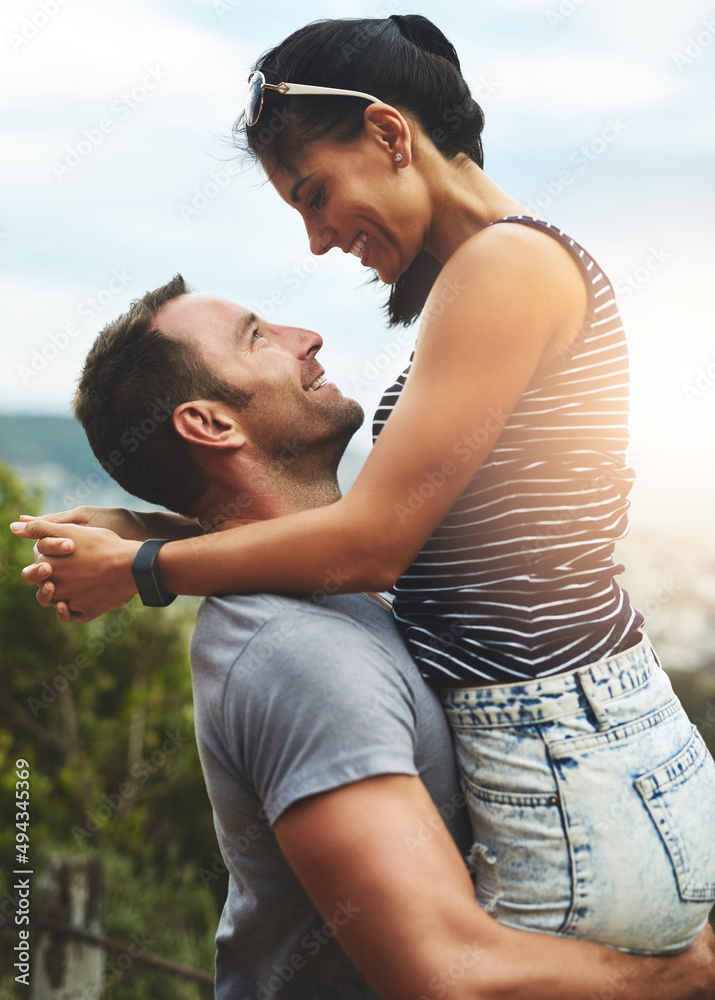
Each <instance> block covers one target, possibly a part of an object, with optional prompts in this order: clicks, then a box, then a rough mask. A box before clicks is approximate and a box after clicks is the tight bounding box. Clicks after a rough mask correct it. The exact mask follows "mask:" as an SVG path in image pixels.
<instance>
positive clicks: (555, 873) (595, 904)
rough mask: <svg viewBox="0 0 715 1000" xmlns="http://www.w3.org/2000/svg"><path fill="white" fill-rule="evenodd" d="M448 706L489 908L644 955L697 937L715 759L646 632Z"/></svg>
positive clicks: (451, 699) (453, 697)
mask: <svg viewBox="0 0 715 1000" xmlns="http://www.w3.org/2000/svg"><path fill="white" fill-rule="evenodd" d="M442 701H443V704H444V706H445V709H446V712H447V719H448V721H449V724H450V727H451V729H452V734H453V737H454V741H455V749H456V752H457V757H458V760H459V764H460V770H461V774H462V782H463V786H464V792H465V796H466V799H467V805H468V807H469V813H470V819H471V823H472V830H473V834H474V837H475V844H474V846H473V847H472V850H471V853H470V857H469V861H470V863H471V866H472V867H473V869H474V871H475V873H476V883H477V898H478V900H479V903H480V905H481V906H482V907H483V908H484V909H485V910H487V912H489V913H491V914H492V915H493V916H494V917H495V918H496V919H497V920H500V921H501V922H502V923H504V924H508V925H509V926H511V927H517V928H520V929H522V930H534V931H540V932H542V933H551V934H565V935H570V936H573V937H579V938H585V939H588V940H591V941H596V942H599V943H601V944H607V945H611V946H613V947H617V948H621V949H623V950H626V951H633V952H637V953H640V954H664V953H668V952H677V951H682V950H683V949H684V948H686V947H687V946H688V945H689V944H690V942H691V941H692V940H693V938H694V937H695V936H696V934H697V933H698V931H699V930H700V929H701V928H702V927H703V926H704V924H705V923H706V921H707V917H708V913H709V911H710V908H711V906H712V904H713V902H714V901H715V763H713V759H712V757H711V756H710V754H709V753H708V751H707V749H706V747H705V744H704V743H703V741H702V739H701V737H700V734H699V732H698V731H697V729H695V728H694V727H693V726H692V725H691V723H690V721H689V720H688V717H687V715H686V714H685V711H684V710H683V708H682V706H681V704H680V702H679V701H678V700H677V698H676V697H675V695H674V694H673V689H672V687H671V685H670V681H669V680H668V677H667V675H666V674H665V672H664V671H663V670H662V669H661V668H660V665H659V663H658V660H657V657H656V655H655V653H654V652H653V650H652V648H651V645H650V643H649V641H648V639H647V638H645V637H644V638H643V639H642V641H641V642H640V643H639V644H638V645H637V646H633V647H631V648H630V649H628V650H626V651H625V652H622V653H617V654H616V655H615V656H610V657H608V658H607V659H604V660H599V661H598V662H597V663H593V664H590V665H589V666H586V667H581V668H579V669H578V670H575V671H572V672H569V673H566V674H558V675H556V676H553V677H545V678H541V679H537V680H532V681H528V682H524V683H516V684H505V685H499V686H496V685H493V686H487V687H478V688H449V689H445V690H443V692H442Z"/></svg>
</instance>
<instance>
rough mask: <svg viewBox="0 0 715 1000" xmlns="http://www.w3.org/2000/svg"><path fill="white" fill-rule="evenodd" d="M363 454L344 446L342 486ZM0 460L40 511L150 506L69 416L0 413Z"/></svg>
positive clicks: (351, 477) (345, 486)
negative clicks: (113, 475)
mask: <svg viewBox="0 0 715 1000" xmlns="http://www.w3.org/2000/svg"><path fill="white" fill-rule="evenodd" d="M364 460H365V456H364V455H362V454H360V453H358V452H355V451H353V450H350V449H348V452H347V453H346V455H345V458H344V460H343V463H342V465H341V467H340V482H341V485H342V488H343V489H344V490H347V489H348V488H349V487H350V486H351V485H352V483H353V482H354V481H355V477H356V476H357V474H358V472H359V471H360V468H361V466H362V463H363V461H364ZM0 461H3V462H5V463H6V464H7V465H9V466H11V467H12V468H13V469H14V470H15V472H16V473H17V474H18V475H19V476H20V478H21V479H22V480H23V481H24V482H26V483H28V484H32V485H35V486H39V487H40V488H41V490H42V493H43V496H44V503H43V511H44V513H49V512H50V511H53V510H68V509H69V508H71V507H77V506H79V505H80V504H83V503H88V504H91V505H92V506H94V507H133V508H135V509H137V510H147V509H148V508H149V506H150V505H149V504H147V503H145V501H143V500H137V498H136V497H132V496H130V495H129V494H128V493H125V492H124V490H123V489H121V488H120V487H119V486H118V485H117V484H116V483H115V482H114V480H112V479H110V477H109V476H108V475H107V473H106V472H105V471H104V469H103V468H102V467H101V465H100V464H99V462H98V461H97V459H96V458H95V457H94V455H93V454H92V450H91V448H90V447H89V445H88V444H87V439H86V437H85V436H84V431H83V430H82V428H81V427H80V425H79V424H78V423H77V421H76V420H74V419H72V418H71V417H63V416H51V417H44V416H43V417H40V416H26V415H24V414H18V415H14V416H7V415H5V414H0ZM43 511H25V512H24V513H28V514H37V513H43ZM18 513H23V512H22V511H18Z"/></svg>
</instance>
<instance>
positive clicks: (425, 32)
mask: <svg viewBox="0 0 715 1000" xmlns="http://www.w3.org/2000/svg"><path fill="white" fill-rule="evenodd" d="M389 20H390V21H392V22H393V23H394V24H395V25H396V27H397V29H398V30H399V32H400V34H401V35H403V37H404V38H406V39H407V41H408V42H412V44H413V45H416V46H417V48H419V49H422V50H423V51H424V52H429V53H431V54H432V55H435V56H441V57H442V59H446V60H447V62H450V63H451V64H452V65H453V66H454V67H456V69H457V70H458V71H459V72H460V73H461V72H462V69H461V66H460V65H459V56H458V55H457V50H456V49H455V47H454V46H453V45H452V43H451V42H450V41H449V39H448V38H445V36H444V35H443V34H442V32H441V31H440V30H439V28H438V27H437V26H436V25H435V24H432V22H431V21H430V20H429V19H428V18H426V17H423V16H422V14H391V15H390V18H389Z"/></svg>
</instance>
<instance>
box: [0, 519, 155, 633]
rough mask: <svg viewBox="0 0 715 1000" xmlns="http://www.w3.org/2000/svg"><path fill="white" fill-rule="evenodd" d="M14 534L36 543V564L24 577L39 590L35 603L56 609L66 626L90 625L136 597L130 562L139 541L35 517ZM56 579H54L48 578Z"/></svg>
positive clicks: (13, 527)
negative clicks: (94, 620) (33, 540)
mask: <svg viewBox="0 0 715 1000" xmlns="http://www.w3.org/2000/svg"><path fill="white" fill-rule="evenodd" d="M11 530H12V531H13V532H14V533H15V534H16V535H19V536H20V537H22V538H28V539H37V540H38V541H37V543H36V545H35V549H34V552H35V560H36V561H35V563H34V564H33V565H31V566H27V567H25V569H24V570H23V571H22V579H23V581H24V582H25V583H26V584H28V585H29V586H39V590H38V594H37V600H38V602H39V603H40V604H42V605H43V606H44V607H47V606H49V605H53V606H54V607H55V608H56V609H57V617H58V618H59V619H60V620H61V621H65V622H77V621H81V622H88V621H91V620H92V619H93V618H97V617H98V616H99V615H103V614H105V613H106V612H107V611H112V610H114V609H115V608H119V607H121V606H122V605H123V604H126V603H127V601H128V600H130V599H131V598H132V597H133V596H134V594H135V593H136V587H135V585H134V580H133V577H132V575H131V564H132V560H133V559H134V556H135V554H136V552H137V550H138V548H139V544H140V543H139V542H136V541H128V540H125V539H122V538H120V537H119V536H118V535H117V534H115V533H114V532H113V531H109V530H107V529H106V528H93V527H87V526H78V525H74V524H55V523H53V522H52V521H46V520H41V519H37V518H36V519H33V520H29V521H22V522H16V523H15V524H13V525H11ZM50 576H51V577H52V579H51V580H50V579H49V577H50Z"/></svg>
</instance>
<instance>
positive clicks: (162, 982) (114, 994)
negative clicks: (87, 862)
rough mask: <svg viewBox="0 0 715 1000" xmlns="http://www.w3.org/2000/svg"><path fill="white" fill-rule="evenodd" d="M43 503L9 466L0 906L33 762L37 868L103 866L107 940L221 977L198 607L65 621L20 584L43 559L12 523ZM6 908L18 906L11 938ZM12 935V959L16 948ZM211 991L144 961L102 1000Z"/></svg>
mask: <svg viewBox="0 0 715 1000" xmlns="http://www.w3.org/2000/svg"><path fill="white" fill-rule="evenodd" d="M38 504H39V497H37V496H34V495H32V494H31V493H29V492H28V491H27V490H24V489H23V488H22V487H21V485H20V484H19V482H18V481H17V479H16V478H15V477H14V476H13V474H12V473H11V472H10V470H9V469H7V467H5V466H3V465H1V464H0V524H1V525H2V527H1V528H0V789H1V791H0V794H1V795H2V798H3V805H2V816H3V817H4V819H5V822H4V823H3V826H2V829H0V861H1V862H2V864H1V866H0V871H1V874H0V879H2V880H3V881H1V882H0V899H2V900H6V896H5V893H6V892H8V889H9V885H10V884H11V883H9V882H8V877H7V875H8V873H9V872H10V871H12V868H13V867H14V864H13V861H14V842H15V841H14V838H15V828H14V812H15V810H14V790H15V761H16V760H17V759H18V758H25V759H26V760H28V761H29V762H30V764H31V774H32V776H31V805H30V836H31V843H30V852H31V860H32V867H33V869H34V870H35V872H38V871H41V869H42V865H43V862H44V860H45V859H46V858H47V857H48V855H49V854H51V853H53V852H61V853H62V854H81V853H94V854H98V855H99V856H100V859H101V860H102V864H103V870H104V875H105V884H106V900H105V916H104V933H105V934H106V935H107V936H109V937H114V938H116V939H118V940H122V941H129V940H130V938H131V935H132V934H141V935H144V936H145V937H146V938H147V939H149V940H150V941H151V942H152V944H151V946H150V948H149V949H148V950H150V951H152V952H154V953H156V954H159V955H162V956H163V957H165V958H167V959H170V960H172V961H175V962H178V963H180V964H182V965H184V966H187V967H189V968H194V969H199V970H201V971H204V972H207V973H209V974H211V973H212V972H213V956H214V942H213V937H214V933H215V930H216V925H217V922H218V916H219V912H220V907H221V905H222V903H223V896H224V895H225V881H224V879H223V878H220V879H212V880H211V881H210V883H209V885H208V886H207V885H206V884H204V883H205V882H206V881H207V880H206V879H205V878H203V879H202V877H201V873H202V870H203V871H204V872H205V871H206V869H207V868H210V867H211V865H212V864H213V860H214V853H215V852H216V851H217V850H218V848H217V844H216V839H215V834H214V830H213V824H212V815H211V808H210V805H209V802H208V797H207V795H206V791H205V787H204V783H203V777H202V774H201V767H200V763H199V759H198V753H197V749H196V743H195V739H194V729H193V711H192V697H191V675H190V669H189V662H188V651H187V639H188V635H189V632H190V628H191V625H192V623H193V617H194V602H193V601H192V600H189V599H185V600H180V601H177V602H176V604H175V605H173V606H172V607H171V608H169V609H153V608H144V607H143V606H142V605H141V603H139V602H138V599H135V600H134V601H132V602H130V604H128V605H127V606H126V607H125V608H122V609H120V610H118V611H115V612H112V613H111V614H109V615H105V616H103V617H102V618H100V619H98V620H96V621H95V622H91V623H89V624H88V625H85V626H81V625H63V624H61V623H60V622H58V621H57V619H56V617H55V615H54V614H53V613H52V612H51V611H48V610H47V609H44V608H40V607H39V605H38V604H37V602H36V601H35V599H34V593H33V592H32V591H31V590H30V589H29V588H27V587H26V586H25V585H24V584H23V583H22V581H21V579H20V576H19V572H20V569H21V568H22V566H24V565H26V564H27V563H28V562H30V561H31V558H32V555H31V548H30V545H29V543H28V542H26V541H23V540H22V539H19V538H17V537H16V536H14V535H13V534H12V533H11V532H10V531H9V529H8V528H7V527H6V525H8V524H9V522H10V521H11V520H14V519H16V518H17V515H18V514H19V513H21V512H22V511H26V510H36V509H39V507H38ZM37 896H38V894H37V890H36V888H35V889H34V890H33V903H34V902H36V900H37ZM8 910H9V903H8V902H7V900H6V906H5V908H4V909H2V908H0V912H1V913H2V916H0V921H2V923H4V924H5V928H6V929H7V927H8V924H9V922H10V921H9V920H8V912H7V911H8ZM2 937H3V939H4V945H3V950H5V944H6V943H10V940H9V939H13V940H12V943H14V942H15V941H16V936H15V935H14V934H10V935H8V934H3V935H2ZM7 954H9V951H8V952H7ZM2 965H3V968H8V967H9V966H10V965H11V963H10V962H7V963H6V962H5V961H4V960H3V962H2ZM107 966H108V968H109V969H110V970H111V969H112V956H111V955H108V956H107ZM11 986H12V976H6V977H5V979H4V980H3V979H2V978H0V994H2V995H8V996H9V995H11V993H10V989H11ZM207 995H211V991H210V989H209V990H208V991H207V990H206V988H205V987H201V986H200V985H199V984H196V983H192V982H190V981H188V980H182V979H177V978H175V977H173V976H169V975H166V974H164V973H159V972H154V971H151V970H148V969H147V968H146V967H144V966H142V965H141V964H139V963H137V962H134V963H133V964H132V965H131V967H130V968H128V969H127V970H124V971H122V970H115V972H114V973H113V974H110V975H109V976H108V985H107V988H106V990H105V997H106V998H107V1000H124V998H127V1000H128V998H130V997H131V998H132V1000H145V998H146V1000H176V998H179V1000H184V998H185V1000H194V998H200V997H205V996H207Z"/></svg>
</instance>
